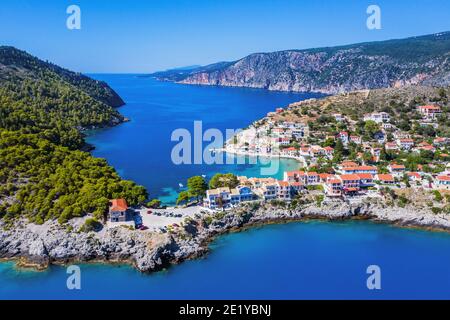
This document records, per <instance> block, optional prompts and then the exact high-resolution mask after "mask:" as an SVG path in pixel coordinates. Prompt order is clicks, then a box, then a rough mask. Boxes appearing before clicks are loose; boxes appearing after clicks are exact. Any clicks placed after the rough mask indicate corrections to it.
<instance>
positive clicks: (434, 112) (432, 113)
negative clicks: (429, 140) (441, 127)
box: [417, 105, 442, 120]
mask: <svg viewBox="0 0 450 320" xmlns="http://www.w3.org/2000/svg"><path fill="white" fill-rule="evenodd" d="M417 110H418V111H419V112H420V113H421V114H422V115H423V116H424V118H427V119H431V120H433V119H435V118H436V117H437V116H438V115H440V114H441V113H442V110H441V108H440V107H439V106H433V105H428V106H420V107H418V108H417Z"/></svg>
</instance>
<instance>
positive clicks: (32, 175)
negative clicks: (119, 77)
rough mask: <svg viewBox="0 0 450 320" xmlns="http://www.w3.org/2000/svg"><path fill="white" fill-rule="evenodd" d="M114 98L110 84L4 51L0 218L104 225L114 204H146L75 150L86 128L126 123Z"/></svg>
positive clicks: (135, 189)
mask: <svg viewBox="0 0 450 320" xmlns="http://www.w3.org/2000/svg"><path fill="white" fill-rule="evenodd" d="M110 92H113V91H112V89H110V88H109V87H107V86H106V85H105V84H102V83H99V82H96V81H95V80H92V79H89V78H87V77H85V76H81V75H76V74H74V73H71V72H70V71H67V70H64V69H61V68H59V67H57V66H54V65H51V64H49V63H46V62H42V61H40V60H38V59H36V58H34V57H31V56H30V55H28V54H26V53H24V52H22V51H19V50H16V49H13V48H5V47H2V48H0V217H3V218H4V219H8V220H11V219H14V218H17V217H27V218H28V219H29V220H30V221H33V222H36V223H43V222H44V221H46V220H49V219H58V220H59V221H60V222H65V221H67V220H68V219H71V218H73V217H79V216H82V215H85V214H88V213H90V214H93V215H94V216H95V217H96V218H97V219H102V218H103V215H104V214H105V213H106V211H107V208H108V201H109V199H111V198H116V197H121V198H125V199H126V200H127V201H128V202H129V204H130V205H135V204H138V203H142V202H144V201H145V200H146V198H147V192H146V190H145V189H144V188H143V187H140V186H137V185H136V184H134V183H133V182H130V181H123V180H122V179H121V178H120V177H119V176H118V174H117V173H116V172H115V170H114V169H113V168H112V167H110V166H109V165H108V164H107V163H106V161H105V160H102V159H95V158H94V157H92V156H91V155H90V154H89V153H86V152H82V151H79V150H78V149H80V148H82V147H83V146H84V145H85V142H84V138H83V134H82V133H81V131H82V130H84V129H88V128H95V127H103V126H109V125H114V124H117V123H120V122H121V121H122V120H123V117H122V116H121V115H120V114H119V113H118V112H117V111H116V110H115V109H114V108H113V106H114V105H116V104H117V99H115V98H114V95H111V94H110ZM114 94H115V93H114ZM109 100H116V102H115V103H114V102H111V101H110V102H108V101H109ZM105 101H106V102H108V103H109V104H110V105H108V104H106V103H105ZM120 101H121V100H120Z"/></svg>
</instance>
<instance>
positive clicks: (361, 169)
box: [341, 166, 378, 175]
mask: <svg viewBox="0 0 450 320" xmlns="http://www.w3.org/2000/svg"><path fill="white" fill-rule="evenodd" d="M341 171H342V173H343V174H359V173H370V174H373V175H375V174H377V173H378V168H377V167H373V166H356V167H344V168H342V170H341Z"/></svg>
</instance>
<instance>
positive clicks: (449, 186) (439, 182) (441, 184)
mask: <svg viewBox="0 0 450 320" xmlns="http://www.w3.org/2000/svg"><path fill="white" fill-rule="evenodd" d="M435 184H436V187H437V188H438V189H441V190H450V176H437V177H436V180H435Z"/></svg>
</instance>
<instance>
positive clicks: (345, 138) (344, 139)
mask: <svg viewBox="0 0 450 320" xmlns="http://www.w3.org/2000/svg"><path fill="white" fill-rule="evenodd" d="M337 138H338V139H340V140H341V141H342V143H343V144H348V141H349V135H348V132H346V131H342V132H339V133H338V135H337Z"/></svg>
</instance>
